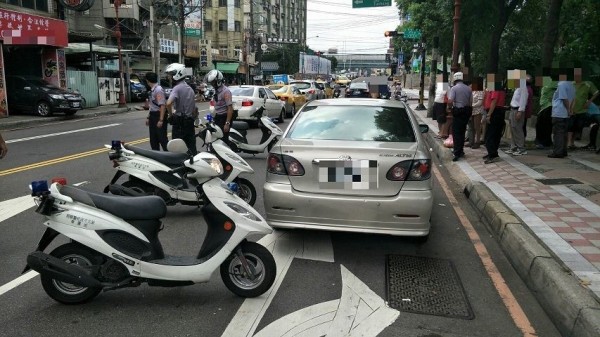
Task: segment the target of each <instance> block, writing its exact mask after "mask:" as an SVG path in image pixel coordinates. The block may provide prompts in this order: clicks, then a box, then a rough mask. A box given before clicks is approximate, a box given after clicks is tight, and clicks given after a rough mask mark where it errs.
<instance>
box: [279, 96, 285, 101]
mask: <svg viewBox="0 0 600 337" xmlns="http://www.w3.org/2000/svg"><path fill="white" fill-rule="evenodd" d="M279 99H280V100H282V101H284V102H286V101H287V97H283V96H281V97H279Z"/></svg>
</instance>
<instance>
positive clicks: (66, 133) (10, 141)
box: [6, 123, 121, 143]
mask: <svg viewBox="0 0 600 337" xmlns="http://www.w3.org/2000/svg"><path fill="white" fill-rule="evenodd" d="M118 125H121V123H115V124H108V125H102V126H94V127H92V128H85V129H78V130H70V131H64V132H57V133H49V134H47V135H39V136H33V137H26V138H18V139H11V140H7V141H6V143H18V142H24V141H27V140H34V139H41V138H48V137H56V136H62V135H68V134H71V133H78V132H84V131H92V130H98V129H104V128H110V127H113V126H118Z"/></svg>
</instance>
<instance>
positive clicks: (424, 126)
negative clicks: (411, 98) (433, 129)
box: [419, 124, 429, 133]
mask: <svg viewBox="0 0 600 337" xmlns="http://www.w3.org/2000/svg"><path fill="white" fill-rule="evenodd" d="M419 130H421V133H427V132H429V125H427V124H419Z"/></svg>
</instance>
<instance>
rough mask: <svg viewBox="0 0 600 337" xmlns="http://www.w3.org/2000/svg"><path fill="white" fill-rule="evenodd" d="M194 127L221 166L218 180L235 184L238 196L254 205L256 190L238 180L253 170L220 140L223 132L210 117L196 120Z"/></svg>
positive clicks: (244, 180)
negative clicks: (221, 169)
mask: <svg viewBox="0 0 600 337" xmlns="http://www.w3.org/2000/svg"><path fill="white" fill-rule="evenodd" d="M195 126H196V127H197V128H199V129H200V131H199V132H198V137H199V138H200V139H202V140H204V145H206V147H207V149H208V151H209V152H210V153H212V154H214V155H215V156H217V158H218V159H219V160H220V161H221V164H222V165H223V168H224V172H223V174H222V175H221V176H220V178H221V179H223V180H224V181H225V182H226V183H230V182H234V183H236V184H237V185H238V187H239V191H238V196H239V197H240V198H242V199H243V200H244V201H245V202H247V203H248V204H250V205H254V203H255V202H256V188H254V185H253V184H252V183H251V182H250V181H249V180H248V179H244V178H240V174H242V173H254V169H252V167H251V166H250V164H248V162H246V161H245V160H244V158H242V157H240V156H239V155H238V154H237V153H235V152H233V150H231V148H230V147H229V146H228V145H227V144H226V143H225V142H224V141H223V140H222V138H223V130H221V128H220V127H219V126H218V125H216V124H215V123H214V121H213V116H212V115H210V114H208V115H207V116H206V117H205V118H204V120H201V119H196V121H195Z"/></svg>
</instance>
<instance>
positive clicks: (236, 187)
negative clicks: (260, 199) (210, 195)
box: [227, 183, 240, 193]
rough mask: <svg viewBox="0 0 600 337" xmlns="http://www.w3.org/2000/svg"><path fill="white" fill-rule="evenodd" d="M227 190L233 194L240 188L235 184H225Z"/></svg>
mask: <svg viewBox="0 0 600 337" xmlns="http://www.w3.org/2000/svg"><path fill="white" fill-rule="evenodd" d="M227 188H228V189H229V190H230V191H231V192H233V193H237V192H238V191H239V190H240V187H239V186H238V184H236V183H229V184H227Z"/></svg>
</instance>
